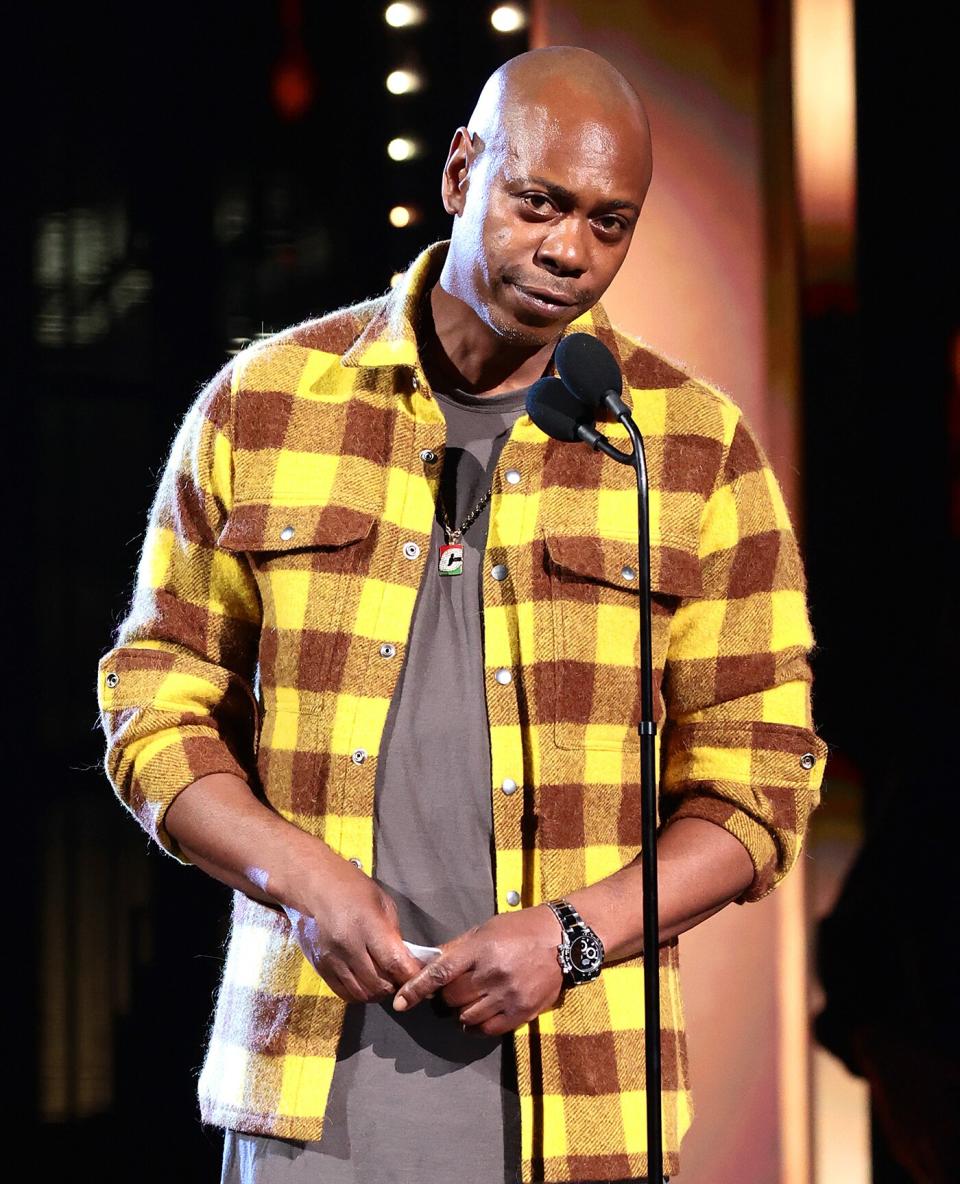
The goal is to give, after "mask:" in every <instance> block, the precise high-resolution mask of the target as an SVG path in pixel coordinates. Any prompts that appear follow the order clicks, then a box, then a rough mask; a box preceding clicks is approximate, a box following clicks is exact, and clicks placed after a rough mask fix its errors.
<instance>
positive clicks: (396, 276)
mask: <svg viewBox="0 0 960 1184" xmlns="http://www.w3.org/2000/svg"><path fill="white" fill-rule="evenodd" d="M403 275H404V273H403V272H402V271H395V272H394V273H393V275H392V276H391V277H390V287H391V288H395V287H396V286H397V284H399V283H400V281H401V280H402V279H403Z"/></svg>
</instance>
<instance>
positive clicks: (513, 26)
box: [490, 4, 527, 33]
mask: <svg viewBox="0 0 960 1184" xmlns="http://www.w3.org/2000/svg"><path fill="white" fill-rule="evenodd" d="M526 23H527V14H526V13H525V12H524V11H523V9H522V8H521V7H520V6H519V4H501V5H499V6H498V7H497V8H495V9H494V10H493V12H491V13H490V24H491V25H493V27H494V28H495V29H496V30H497V32H498V33H518V32H519V31H520V30H521V29H522V28H524V26H525V25H526Z"/></svg>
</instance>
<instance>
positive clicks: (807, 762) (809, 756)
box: [800, 752, 817, 772]
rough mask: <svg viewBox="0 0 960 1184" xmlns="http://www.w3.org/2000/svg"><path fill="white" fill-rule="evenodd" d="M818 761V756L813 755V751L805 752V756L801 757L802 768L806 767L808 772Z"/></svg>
mask: <svg viewBox="0 0 960 1184" xmlns="http://www.w3.org/2000/svg"><path fill="white" fill-rule="evenodd" d="M816 763H817V758H816V757H815V756H814V755H813V753H812V752H805V753H804V754H803V756H802V757H801V758H800V768H801V769H806V770H807V772H809V771H810V770H811V769H812V768H813V766H814V765H815V764H816Z"/></svg>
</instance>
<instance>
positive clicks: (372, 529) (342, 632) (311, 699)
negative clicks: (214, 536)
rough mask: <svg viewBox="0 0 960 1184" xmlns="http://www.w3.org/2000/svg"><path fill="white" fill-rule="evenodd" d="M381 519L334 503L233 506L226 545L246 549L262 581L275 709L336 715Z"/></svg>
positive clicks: (266, 675) (263, 639) (265, 684)
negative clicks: (363, 589) (378, 524)
mask: <svg viewBox="0 0 960 1184" xmlns="http://www.w3.org/2000/svg"><path fill="white" fill-rule="evenodd" d="M377 521H378V520H377V518H376V516H375V515H374V514H372V513H369V512H359V511H356V510H353V509H347V508H345V507H343V506H331V505H326V506H319V505H303V506H296V505H287V506H284V505H276V504H272V503H268V502H253V501H251V502H245V503H243V504H238V505H235V506H234V508H233V510H232V511H231V513H230V516H229V518H228V520H227V523H226V525H225V527H224V529H223V531H222V533H221V535H220V537H219V539H218V544H219V545H220V546H221V547H223V548H224V549H226V550H228V551H234V552H243V553H244V554H245V555H246V557H247V560H248V562H249V564H250V568H251V571H252V572H253V575H254V578H255V580H256V582H257V587H258V590H259V593H260V599H261V603H262V608H263V619H262V626H261V632H260V649H259V676H260V678H259V680H260V689H261V694H262V696H263V699H264V707H265V709H266V711H267V713H270V712H271V711H284V710H288V711H295V712H297V713H298V714H315V715H320V716H328V715H329V713H330V710H331V708H332V706H333V702H334V700H335V698H336V696H337V694H338V693H339V692H340V691H341V689H342V688H343V685H344V679H345V678H346V676H347V663H348V659H349V653H350V645H351V641H352V640H353V636H354V633H355V625H356V620H357V615H358V612H359V606H360V597H361V589H362V585H363V581H364V578H365V576H366V575H367V573H368V571H369V568H370V561H371V556H372V552H373V548H374V546H375V543H376V537H377V533H378V532H377Z"/></svg>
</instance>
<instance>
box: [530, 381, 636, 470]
mask: <svg viewBox="0 0 960 1184" xmlns="http://www.w3.org/2000/svg"><path fill="white" fill-rule="evenodd" d="M527 415H529V416H530V418H531V419H532V420H533V422H534V423H535V424H536V425H537V427H538V428H539V429H540V430H541V432H546V434H547V435H548V436H552V437H553V438H554V439H555V440H563V441H564V442H565V443H568V444H576V443H577V442H578V441H580V440H583V442H584V443H586V444H589V445H590V447H591V448H592V449H593V450H594V451H597V450H598V449H599V450H600V451H601V452H603V453H605V454H606V455H607V456H610V457H612V458H613V459H614V460H618V461H620V463H621V464H625V465H629V464H632V463H633V460H632V457H631V456H630V454H629V453H627V452H621V451H620V449H619V448H617V447H616V446H615V445H613V444H611V443H610V441H609V440H608V439H607V438H606V436H604V435H602V434H601V433H600V432H598V431H597V429H596V428H595V427H594V426H593V418H594V413H593V411H592V410H591V409H590V407H588V406H587V404H586V403H584V402H583V401H582V400H580V399H577V398H575V397H574V396H573V395H572V394H571V393H570V391H568V390H567V388H566V387H565V386H564V384H563V383H562V382H561V381H560V379H559V378H539V379H537V381H536V382H535V383H534V384H533V386H531V388H530V389H529V390H528V391H527Z"/></svg>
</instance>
